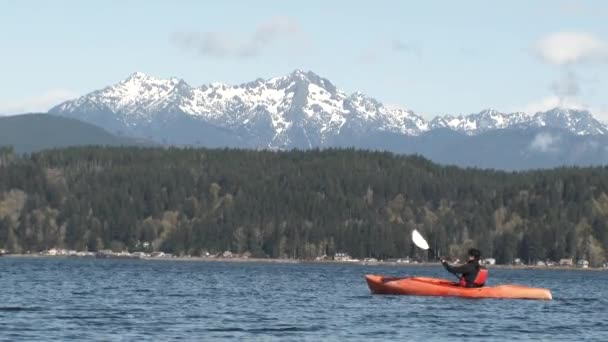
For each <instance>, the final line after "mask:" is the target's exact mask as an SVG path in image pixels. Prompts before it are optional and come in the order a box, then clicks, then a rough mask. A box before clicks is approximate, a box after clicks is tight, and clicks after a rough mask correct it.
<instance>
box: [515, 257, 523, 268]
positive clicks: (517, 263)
mask: <svg viewBox="0 0 608 342" xmlns="http://www.w3.org/2000/svg"><path fill="white" fill-rule="evenodd" d="M523 264H524V263H523V262H522V261H521V259H520V258H515V260H513V265H517V266H521V265H523Z"/></svg>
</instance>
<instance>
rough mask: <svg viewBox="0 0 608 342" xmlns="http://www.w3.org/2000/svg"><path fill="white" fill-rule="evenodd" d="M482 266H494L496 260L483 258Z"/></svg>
mask: <svg viewBox="0 0 608 342" xmlns="http://www.w3.org/2000/svg"><path fill="white" fill-rule="evenodd" d="M481 263H482V264H484V265H496V259H494V258H485V259H483V261H482V262H481Z"/></svg>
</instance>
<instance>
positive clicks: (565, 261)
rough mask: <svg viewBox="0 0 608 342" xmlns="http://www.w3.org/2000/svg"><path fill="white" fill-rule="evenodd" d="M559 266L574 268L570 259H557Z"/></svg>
mask: <svg viewBox="0 0 608 342" xmlns="http://www.w3.org/2000/svg"><path fill="white" fill-rule="evenodd" d="M559 265H560V266H574V261H572V259H559Z"/></svg>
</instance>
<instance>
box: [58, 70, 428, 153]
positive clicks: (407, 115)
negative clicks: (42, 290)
mask: <svg viewBox="0 0 608 342" xmlns="http://www.w3.org/2000/svg"><path fill="white" fill-rule="evenodd" d="M49 112H50V113H54V114H61V115H67V116H72V115H79V114H80V115H84V117H85V119H86V115H87V114H90V113H95V112H103V113H105V114H104V115H109V116H114V117H115V118H118V120H119V121H121V122H122V123H123V124H124V125H125V126H126V127H137V126H142V125H146V124H149V123H151V122H154V121H155V120H159V119H161V120H166V119H167V117H168V116H169V117H170V116H171V115H178V114H186V115H189V116H191V117H194V118H198V119H201V120H204V121H206V122H209V123H211V124H213V125H215V126H218V127H222V128H226V129H230V130H237V131H240V132H241V133H242V132H243V131H248V132H249V133H250V134H252V135H256V136H257V138H259V139H262V138H263V137H262V136H265V137H269V138H270V141H268V142H267V144H268V145H269V146H271V147H287V146H289V145H290V143H291V142H292V140H293V137H291V135H293V134H296V135H298V134H299V135H303V136H305V137H304V138H303V139H304V140H306V141H304V142H302V143H303V144H304V145H310V146H315V145H322V144H323V143H324V142H326V141H327V140H328V139H329V138H330V137H331V136H334V135H337V134H339V133H340V130H341V128H342V126H343V125H344V124H346V123H347V122H348V123H349V124H350V125H351V126H357V127H361V128H365V130H366V131H388V132H394V133H401V134H408V135H418V134H420V133H422V132H424V131H426V130H427V129H428V124H427V123H426V121H425V120H424V119H422V118H421V117H419V116H417V115H415V114H414V113H413V112H412V111H408V110H404V109H398V108H387V107H385V106H383V105H382V104H381V103H380V102H378V101H376V100H374V99H372V98H368V97H366V96H364V95H363V94H361V93H355V94H352V95H350V96H347V95H346V94H345V93H344V92H342V91H340V90H338V89H337V88H336V87H335V86H334V85H333V84H332V83H331V82H330V81H329V80H327V79H325V78H322V77H320V76H318V75H316V74H314V73H313V72H303V71H300V70H296V71H294V72H293V73H291V74H289V75H287V76H283V77H276V78H271V79H268V80H262V79H258V80H255V81H253V82H249V83H245V84H241V85H227V84H222V83H212V84H209V85H204V86H201V87H198V88H193V87H191V86H189V85H188V84H187V83H186V82H185V81H183V80H180V79H177V78H171V79H168V80H162V79H157V78H154V77H151V76H147V75H145V74H143V73H134V74H132V75H131V76H129V77H128V78H127V79H126V80H124V81H121V82H119V83H118V84H116V85H113V86H110V87H106V88H104V89H101V90H98V91H94V92H92V93H90V94H87V95H84V96H82V97H80V98H78V99H76V100H73V101H67V102H64V103H62V104H60V105H58V106H56V107H54V108H52V109H51V110H50V111H49ZM97 121H99V120H97ZM97 123H99V122H97ZM255 130H258V131H259V130H262V133H260V134H257V133H256V132H255ZM268 130H270V131H271V132H268ZM294 131H295V133H294ZM254 140H255V139H254ZM262 140H264V139H262ZM262 143H263V141H258V142H256V145H260V144H262ZM265 144H266V142H264V144H262V145H265Z"/></svg>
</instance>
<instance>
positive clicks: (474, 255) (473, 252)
mask: <svg viewBox="0 0 608 342" xmlns="http://www.w3.org/2000/svg"><path fill="white" fill-rule="evenodd" d="M468 254H469V261H473V260H474V261H477V262H479V259H480V258H481V252H480V251H479V249H475V248H471V249H469V253H468Z"/></svg>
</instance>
